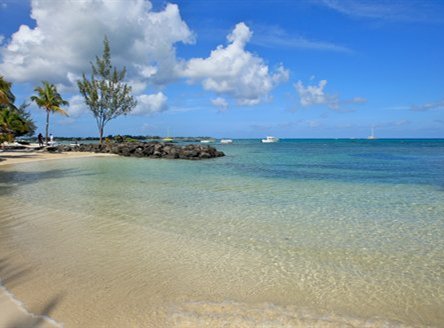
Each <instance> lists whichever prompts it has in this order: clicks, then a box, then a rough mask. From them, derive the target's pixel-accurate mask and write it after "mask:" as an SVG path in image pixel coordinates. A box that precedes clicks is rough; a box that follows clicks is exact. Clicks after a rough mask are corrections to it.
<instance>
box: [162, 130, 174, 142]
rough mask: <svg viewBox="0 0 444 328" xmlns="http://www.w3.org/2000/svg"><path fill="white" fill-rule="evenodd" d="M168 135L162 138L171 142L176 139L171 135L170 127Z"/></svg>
mask: <svg viewBox="0 0 444 328" xmlns="http://www.w3.org/2000/svg"><path fill="white" fill-rule="evenodd" d="M167 131H168V132H167V136H166V137H165V138H163V139H162V140H163V141H165V142H171V141H174V139H173V138H172V137H170V136H171V134H170V128H168V129H167Z"/></svg>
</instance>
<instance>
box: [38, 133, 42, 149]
mask: <svg viewBox="0 0 444 328" xmlns="http://www.w3.org/2000/svg"><path fill="white" fill-rule="evenodd" d="M37 139H38V141H39V146H40V147H43V136H42V134H41V133H39V135H38V136H37Z"/></svg>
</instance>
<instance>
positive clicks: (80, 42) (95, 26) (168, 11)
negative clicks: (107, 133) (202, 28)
mask: <svg viewBox="0 0 444 328" xmlns="http://www.w3.org/2000/svg"><path fill="white" fill-rule="evenodd" d="M31 7H32V10H31V16H32V18H33V19H34V20H35V21H36V27H35V28H30V27H29V26H27V25H22V26H20V28H19V30H18V31H17V32H15V33H14V34H13V35H12V36H11V40H10V41H9V42H8V43H7V44H5V45H3V46H2V47H1V48H0V54H1V62H0V72H1V74H3V75H4V76H6V77H7V79H8V80H11V81H13V82H34V83H38V82H40V81H41V80H49V81H51V82H53V83H62V84H66V85H69V84H72V82H73V81H72V79H71V78H70V77H73V76H78V75H80V74H81V73H82V72H89V71H90V61H92V60H93V59H94V58H95V56H96V55H100V54H101V53H102V49H103V44H102V41H103V37H104V36H105V35H107V36H108V38H109V40H110V46H111V53H112V57H113V63H114V64H116V65H118V66H123V65H125V66H126V67H127V69H128V78H129V79H130V80H131V79H138V80H147V79H150V81H151V82H153V83H158V84H162V83H167V82H168V81H171V80H173V79H175V78H176V65H177V63H176V54H175V47H174V44H175V43H177V42H183V43H191V42H193V41H194V35H193V33H192V32H191V31H190V29H189V28H188V26H187V24H186V23H185V22H184V21H183V20H182V18H181V16H180V13H179V8H178V6H177V5H174V4H167V5H166V7H165V8H164V10H162V11H159V12H153V11H152V8H151V7H152V6H151V3H150V2H147V1H144V0H113V1H106V0H96V1H53V0H33V1H32V2H31Z"/></svg>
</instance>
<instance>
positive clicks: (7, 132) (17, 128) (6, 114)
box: [0, 107, 29, 142]
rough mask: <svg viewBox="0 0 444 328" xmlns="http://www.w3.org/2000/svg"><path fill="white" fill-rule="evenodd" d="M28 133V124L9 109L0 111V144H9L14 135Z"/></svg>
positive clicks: (13, 110)
mask: <svg viewBox="0 0 444 328" xmlns="http://www.w3.org/2000/svg"><path fill="white" fill-rule="evenodd" d="M28 131H29V122H28V121H27V120H26V119H24V118H23V117H22V116H21V115H20V113H19V112H18V111H17V110H16V109H14V108H11V107H9V108H8V107H6V108H4V109H2V110H1V111H0V142H3V141H7V142H11V141H13V140H14V137H15V136H16V135H24V134H26V133H27V132H28Z"/></svg>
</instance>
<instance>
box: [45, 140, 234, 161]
mask: <svg viewBox="0 0 444 328" xmlns="http://www.w3.org/2000/svg"><path fill="white" fill-rule="evenodd" d="M53 148H54V149H51V150H52V151H73V152H75V151H79V152H95V153H112V154H117V155H120V156H133V157H149V158H167V159H188V160H197V159H209V158H215V157H221V156H225V154H224V153H223V152H221V151H218V150H217V149H215V148H213V147H211V146H204V145H193V144H190V145H186V146H179V145H176V144H172V143H160V142H126V143H109V144H103V145H100V144H80V145H76V146H69V145H59V146H57V147H53Z"/></svg>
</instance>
